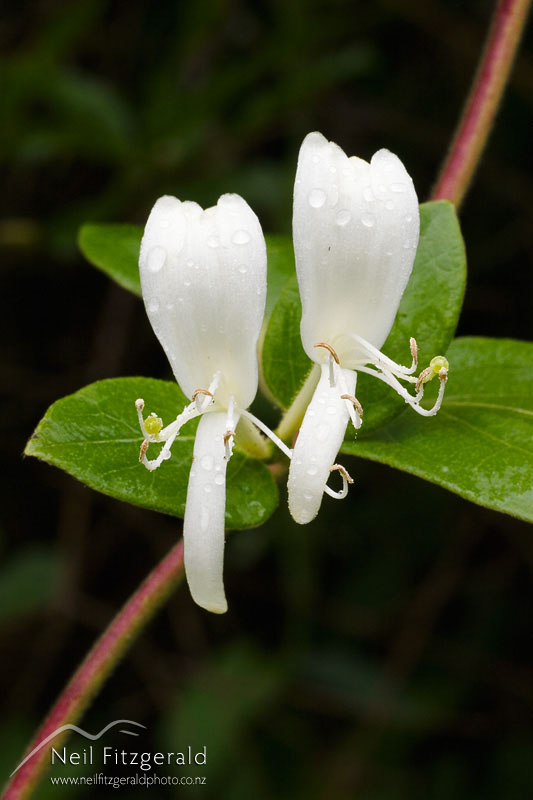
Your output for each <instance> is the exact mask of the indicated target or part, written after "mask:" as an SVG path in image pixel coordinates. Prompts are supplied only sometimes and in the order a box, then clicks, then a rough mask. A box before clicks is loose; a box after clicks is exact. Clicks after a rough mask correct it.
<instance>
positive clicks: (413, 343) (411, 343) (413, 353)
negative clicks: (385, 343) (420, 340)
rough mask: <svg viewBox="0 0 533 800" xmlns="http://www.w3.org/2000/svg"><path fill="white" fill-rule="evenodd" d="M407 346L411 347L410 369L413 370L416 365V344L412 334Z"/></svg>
mask: <svg viewBox="0 0 533 800" xmlns="http://www.w3.org/2000/svg"><path fill="white" fill-rule="evenodd" d="M409 347H410V348H411V355H412V356H413V363H412V367H411V369H412V371H413V372H414V370H415V369H416V368H417V366H418V345H417V343H416V339H415V338H414V336H411V338H410V339H409Z"/></svg>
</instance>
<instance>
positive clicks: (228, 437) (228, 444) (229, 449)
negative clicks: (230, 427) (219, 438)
mask: <svg viewBox="0 0 533 800" xmlns="http://www.w3.org/2000/svg"><path fill="white" fill-rule="evenodd" d="M234 438H235V431H226V433H225V434H224V447H225V455H224V458H225V459H226V461H229V460H230V458H231V456H232V453H233V439H234Z"/></svg>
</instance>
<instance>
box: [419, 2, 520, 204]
mask: <svg viewBox="0 0 533 800" xmlns="http://www.w3.org/2000/svg"><path fill="white" fill-rule="evenodd" d="M530 5H531V0H500V2H499V3H498V6H497V8H496V11H495V13H494V18H493V21H492V25H491V28H490V31H489V35H488V38H487V43H486V45H485V48H484V50H483V53H482V55H481V59H480V62H479V66H478V69H477V72H476V75H475V77H474V81H473V84H472V88H471V90H470V94H469V96H468V99H467V101H466V104H465V107H464V110H463V113H462V115H461V118H460V120H459V124H458V126H457V131H456V133H455V136H454V138H453V140H452V144H451V146H450V150H449V152H448V155H447V157H446V160H445V162H444V165H443V167H442V170H441V173H440V175H439V177H438V179H437V183H436V185H435V187H434V189H433V192H432V195H431V199H432V200H450V201H451V202H452V203H454V204H455V206H456V207H457V208H459V207H460V206H461V203H462V202H463V200H464V197H465V194H466V192H467V191H468V187H469V186H470V182H471V180H472V176H473V174H474V171H475V169H476V167H477V165H478V163H479V160H480V158H481V153H482V152H483V149H484V147H485V145H486V143H487V139H488V137H489V133H490V130H491V126H492V123H493V121H494V118H495V117H496V113H497V111H498V107H499V105H500V102H501V99H502V96H503V92H504V89H505V86H506V83H507V80H508V78H509V74H510V72H511V67H512V65H513V60H514V57H515V54H516V51H517V49H518V45H519V43H520V37H521V35H522V31H523V28H524V25H525V21H526V18H527V14H528V11H529V6H530Z"/></svg>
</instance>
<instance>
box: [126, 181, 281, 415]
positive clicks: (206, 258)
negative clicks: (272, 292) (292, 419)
mask: <svg viewBox="0 0 533 800" xmlns="http://www.w3.org/2000/svg"><path fill="white" fill-rule="evenodd" d="M139 270H140V276H141V286H142V292H143V298H144V302H145V306H146V311H147V314H148V317H149V319H150V322H151V324H152V327H153V329H154V331H155V333H156V335H157V337H158V339H159V341H160V342H161V344H162V346H163V348H164V350H165V352H166V354H167V357H168V360H169V361H170V364H171V366H172V370H173V372H174V375H175V377H176V380H177V381H178V383H179V384H180V386H181V388H182V389H183V391H184V392H185V394H186V395H187V396H188V397H191V395H192V393H193V391H194V390H195V389H197V388H199V387H202V388H207V387H208V385H209V383H210V382H211V380H212V378H213V375H214V374H215V373H216V372H219V371H220V373H221V380H220V385H219V388H218V390H217V397H216V399H217V401H218V402H219V403H220V404H221V405H222V406H223V407H225V406H227V403H228V402H229V397H230V395H234V396H235V401H236V403H237V404H238V405H239V406H241V407H243V408H246V407H247V406H248V405H250V403H251V402H252V400H253V398H254V396H255V393H256V391H257V356H256V345H257V339H258V337H259V332H260V329H261V324H262V320H263V313H264V306H265V297H266V248H265V241H264V238H263V233H262V230H261V226H260V224H259V220H258V219H257V217H256V215H255V214H254V212H253V211H252V209H251V208H250V207H249V206H248V204H247V203H246V202H245V201H244V200H243V199H242V198H241V197H239V195H235V194H227V195H222V197H221V198H220V199H219V201H218V204H217V205H216V206H214V207H213V208H208V209H206V210H205V211H203V210H202V209H201V208H200V206H199V205H198V204H197V203H192V202H183V203H182V202H180V201H179V200H178V199H177V198H175V197H168V196H165V197H161V198H159V200H158V201H157V202H156V204H155V206H154V207H153V209H152V212H151V214H150V217H149V219H148V222H147V223H146V228H145V231H144V236H143V240H142V243H141V252H140V256H139Z"/></svg>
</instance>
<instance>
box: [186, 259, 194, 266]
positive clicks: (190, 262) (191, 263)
mask: <svg viewBox="0 0 533 800" xmlns="http://www.w3.org/2000/svg"><path fill="white" fill-rule="evenodd" d="M187 266H188V267H194V261H193V260H192V258H189V260H188V261H187Z"/></svg>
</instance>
